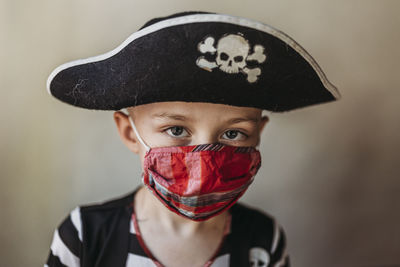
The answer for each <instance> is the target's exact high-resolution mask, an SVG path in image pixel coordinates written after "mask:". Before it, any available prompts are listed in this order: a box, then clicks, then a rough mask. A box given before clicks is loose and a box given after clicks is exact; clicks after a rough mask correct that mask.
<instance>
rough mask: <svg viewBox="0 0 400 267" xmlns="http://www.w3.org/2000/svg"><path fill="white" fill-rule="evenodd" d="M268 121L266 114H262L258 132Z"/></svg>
mask: <svg viewBox="0 0 400 267" xmlns="http://www.w3.org/2000/svg"><path fill="white" fill-rule="evenodd" d="M268 122H269V118H268V116H262V117H261V121H260V128H259V129H260V134H261V133H262V131H263V130H264V127H265V125H267V123H268Z"/></svg>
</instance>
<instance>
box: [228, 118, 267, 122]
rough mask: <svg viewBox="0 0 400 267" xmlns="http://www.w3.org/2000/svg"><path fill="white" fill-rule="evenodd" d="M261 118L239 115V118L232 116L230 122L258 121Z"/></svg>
mask: <svg viewBox="0 0 400 267" xmlns="http://www.w3.org/2000/svg"><path fill="white" fill-rule="evenodd" d="M259 121H260V120H259V119H258V118H255V117H239V118H232V119H230V120H229V121H228V122H229V123H240V122H252V123H258V122H259Z"/></svg>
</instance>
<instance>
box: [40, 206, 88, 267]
mask: <svg viewBox="0 0 400 267" xmlns="http://www.w3.org/2000/svg"><path fill="white" fill-rule="evenodd" d="M81 251H82V221H81V214H80V209H79V207H78V208H76V209H74V210H73V211H72V212H71V213H70V215H69V216H68V217H67V218H66V219H65V220H64V221H63V222H62V223H61V225H60V226H59V227H58V228H57V229H56V231H55V232H54V236H53V241H52V243H51V246H50V255H49V257H48V259H47V263H46V264H45V265H44V266H45V267H64V266H68V267H79V266H80V257H81Z"/></svg>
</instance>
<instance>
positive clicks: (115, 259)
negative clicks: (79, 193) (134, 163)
mask: <svg viewBox="0 0 400 267" xmlns="http://www.w3.org/2000/svg"><path fill="white" fill-rule="evenodd" d="M134 194H135V192H134V193H132V194H130V195H128V196H126V197H123V198H120V199H117V200H113V201H109V202H106V203H103V204H99V205H91V206H85V207H81V208H80V207H78V208H76V209H74V210H73V211H72V212H71V213H70V214H69V216H68V217H67V218H66V219H65V220H64V221H63V222H62V223H61V225H60V226H59V227H58V228H57V229H56V231H55V233H54V237H53V241H52V243H51V246H50V255H49V257H48V260H47V263H46V264H45V267H46V266H47V267H63V266H69V267H78V266H112V267H114V266H115V267H118V266H121V267H123V266H124V267H133V266H140V267H141V266H143V267H154V266H156V267H160V266H162V265H161V263H159V262H158V261H157V259H155V258H154V257H153V256H152V255H151V252H150V250H149V249H148V248H147V247H146V244H145V243H144V241H143V239H142V238H141V235H140V231H139V228H138V226H137V223H136V219H135V214H134V213H133V208H132V207H133V199H134ZM205 266H209V267H228V266H240V267H243V266H265V267H267V266H272V267H287V266H289V257H288V255H287V253H286V241H285V236H284V232H283V230H282V228H281V227H280V226H279V225H278V224H277V223H276V221H275V220H274V219H273V218H272V217H270V216H268V215H266V214H264V213H262V212H260V211H257V210H255V209H251V208H248V207H245V206H244V205H241V204H238V203H237V204H235V205H234V206H232V208H231V209H230V220H229V223H228V224H227V225H226V227H225V236H224V238H223V241H222V243H221V245H220V246H219V248H218V250H217V251H216V253H215V254H214V257H213V258H211V259H210V260H209V261H208V262H207V263H206V264H205Z"/></svg>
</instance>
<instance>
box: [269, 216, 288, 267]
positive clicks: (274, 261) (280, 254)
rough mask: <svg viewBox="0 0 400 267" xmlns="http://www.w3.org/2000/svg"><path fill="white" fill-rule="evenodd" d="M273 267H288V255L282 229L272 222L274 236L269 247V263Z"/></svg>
mask: <svg viewBox="0 0 400 267" xmlns="http://www.w3.org/2000/svg"><path fill="white" fill-rule="evenodd" d="M269 266H273V267H289V266H290V262H289V255H288V253H287V249H286V236H285V232H284V231H283V229H282V227H281V226H280V225H279V224H278V223H277V222H276V221H274V236H273V239H272V246H271V263H270V265H269Z"/></svg>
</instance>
